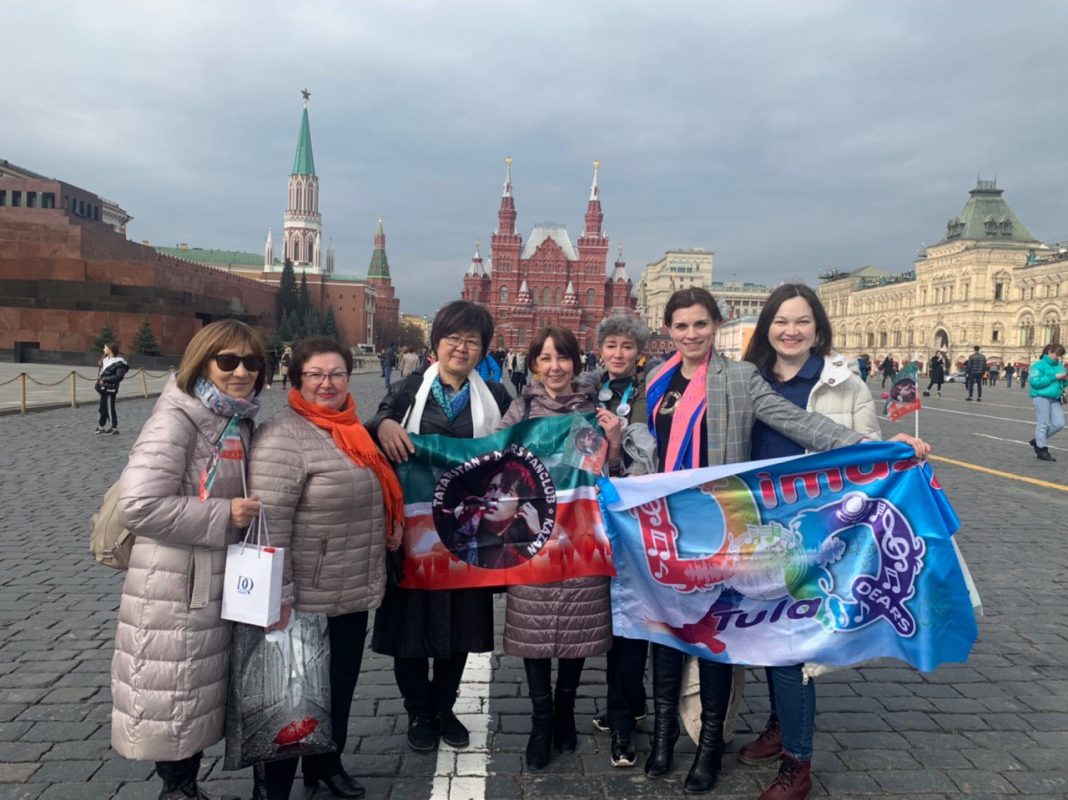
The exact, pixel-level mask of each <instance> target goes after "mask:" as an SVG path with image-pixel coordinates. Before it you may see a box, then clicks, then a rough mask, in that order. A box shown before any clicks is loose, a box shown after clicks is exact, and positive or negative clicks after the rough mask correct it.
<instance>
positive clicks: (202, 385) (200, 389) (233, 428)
mask: <svg viewBox="0 0 1068 800" xmlns="http://www.w3.org/2000/svg"><path fill="white" fill-rule="evenodd" d="M193 391H194V392H195V393H196V396H197V399H199V400H200V402H201V403H203V404H204V406H205V407H206V408H208V409H209V410H210V411H212V412H213V413H215V414H218V415H219V416H220V417H229V418H230V419H229V420H228V421H227V423H226V427H225V428H223V432H222V436H220V437H219V440H218V441H217V442H216V443H215V446H214V447H213V448H212V451H211V455H210V456H209V457H208V461H207V463H206V464H205V465H204V469H202V470H201V471H200V501H201V502H204V501H205V500H207V499H208V498H209V497H210V496H211V487H212V486H214V485H215V479H216V478H217V477H219V466H220V463H221V461H223V460H227V461H241V462H242V464H241V470H242V472H244V469H245V465H244V463H243V462H244V460H245V444H244V442H243V441H242V440H241V425H240V420H243V419H252V418H253V417H255V416H256V414H258V413H259V410H260V400H259V398H258V397H256V396H255V395H254V394H250V395H249V396H248V397H244V398H242V397H230V396H229V395H226V394H223V393H222V392H221V391H220V390H219V387H218V386H216V385H215V384H214V383H212V382H211V381H209V380H208V379H207V378H205V377H203V376H202V377H200V378H197V382H196V384H195V385H194V387H193Z"/></svg>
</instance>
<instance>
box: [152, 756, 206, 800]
mask: <svg viewBox="0 0 1068 800" xmlns="http://www.w3.org/2000/svg"><path fill="white" fill-rule="evenodd" d="M203 755H204V754H203V753H197V754H196V755H195V756H189V758H183V759H182V760H180V761H157V762H156V774H157V775H159V777H160V780H162V781H163V791H165V792H173V791H176V790H178V789H181V788H182V787H183V786H188V785H189V784H190V783H192V782H193V781H195V780H196V779H197V773H198V772H199V771H200V759H201V757H202V756H203Z"/></svg>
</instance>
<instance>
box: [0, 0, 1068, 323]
mask: <svg viewBox="0 0 1068 800" xmlns="http://www.w3.org/2000/svg"><path fill="white" fill-rule="evenodd" d="M1066 23H1068V4H1065V3H1062V2H1039V1H1032V2H1027V3H1005V2H986V1H985V0H972V1H971V2H937V3H932V2H929V0H917V1H916V2H906V1H905V0H894V2H886V3H871V2H833V1H830V0H828V1H826V2H823V1H819V2H818V1H816V0H783V1H782V2H754V1H753V0H747V1H746V2H731V3H728V2H708V1H707V0H706V1H704V2H692V3H690V2H673V3H668V2H661V3H655V2H649V1H648V0H645V1H644V2H623V1H621V0H605V1H604V2H592V1H591V2H573V1H572V2H553V1H551V0H535V1H534V2H502V0H495V1H494V2H455V1H454V0H448V1H446V0H430V1H428V2H403V1H402V0H392V1H391V2H365V1H364V0H361V1H360V2H336V3H327V2H322V3H316V2H301V3H295V2H291V1H290V2H277V3H276V2H263V1H262V0H260V1H257V2H226V3H220V2H214V1H212V2H193V1H192V0H182V2H153V3H148V2H142V3H133V2H129V3H118V2H107V1H106V0H103V1H98V2H92V3H42V2H40V1H39V0H7V1H6V2H5V3H4V11H3V17H2V26H3V30H4V32H5V35H4V36H3V45H2V48H0V52H2V56H0V58H2V63H3V67H2V69H0V97H2V98H3V99H2V106H0V109H2V111H0V158H6V159H8V160H10V161H12V162H14V163H16V164H19V165H21V166H24V167H27V168H29V169H32V170H35V171H37V172H42V173H45V174H48V175H54V176H56V177H58V178H61V179H63V180H67V181H69V182H71V183H74V184H77V185H79V186H82V187H84V188H86V189H88V190H90V191H93V192H96V193H98V194H100V195H102V196H104V197H107V198H109V199H113V200H115V201H117V202H119V203H120V204H121V205H122V206H123V207H124V208H126V210H127V211H128V212H129V213H130V214H132V215H133V216H134V221H133V222H132V223H131V224H130V226H129V230H128V235H129V237H130V238H131V239H134V240H142V239H147V240H149V241H150V242H152V243H153V244H159V245H168V246H173V245H174V244H176V243H177V242H188V243H189V244H190V245H194V246H200V247H213V248H220V249H234V250H247V251H253V252H261V251H262V249H263V241H264V237H265V235H266V233H267V230H268V228H271V229H273V231H274V237H275V241H276V242H277V241H278V240H279V238H280V234H281V228H282V213H283V211H284V209H285V204H286V181H287V176H288V174H289V170H290V169H291V167H292V163H293V154H294V149H295V145H296V136H297V130H298V124H299V119H300V109H301V98H300V90H301V89H302V88H304V87H307V88H308V89H309V90H311V92H312V102H311V109H310V114H311V130H312V140H313V145H314V152H315V166H316V170H317V172H318V174H319V180H320V192H321V194H320V211H321V212H322V215H323V225H324V232H325V236H326V237H327V238H331V239H333V242H334V247H335V249H336V251H337V264H338V271H339V272H344V273H351V274H356V275H364V274H366V271H367V264H368V261H369V259H370V255H371V250H372V240H373V234H374V228H375V224H376V222H377V219H378V216H379V215H380V214H381V215H382V216H383V217H384V218H385V225H386V233H387V237H388V253H389V261H390V267H391V270H392V274H393V280H394V284H395V285H396V286H397V290H398V294H399V296H400V298H401V304H402V305H401V309H402V311H410V312H419V313H426V312H433V311H434V310H435V309H436V308H437V307H439V306H440V305H441V304H442V303H443V302H445V301H447V300H450V299H452V298H454V297H456V296H458V294H459V292H460V288H461V276H462V275H463V272H464V270H465V269H466V267H467V265H468V263H469V260H470V257H471V253H472V250H473V243H474V241H475V240H476V239H481V240H482V241H483V243H484V247H483V255H484V256H488V255H489V247H488V245H489V238H490V235H491V234H492V232H493V229H494V228H495V226H496V222H497V218H496V212H497V207H498V204H499V198H500V194H501V182H502V179H503V177H504V158H505V156H508V155H510V156H512V157H513V159H514V165H513V183H514V195H515V202H516V208H517V210H518V213H519V220H518V227H519V230H520V232H521V233H522V234H523V236H524V239H525V238H526V237H527V236H528V235H529V233H530V230H531V228H532V227H533V226H534V224H535V223H536V222H540V221H544V220H554V221H557V222H561V223H564V224H565V225H567V228H568V231H569V233H570V234H571V237H572V240H573V241H574V240H576V239H577V238H578V236H579V234H580V233H581V229H582V217H583V212H584V210H585V205H586V200H587V197H588V193H589V184H590V177H591V174H592V162H593V160H594V159H600V161H601V180H600V184H601V199H602V204H603V209H604V215H605V221H604V227H605V230H606V232H607V234H608V236H609V237H610V239H611V247H612V251H611V252H612V254H613V255H614V253H615V248H616V246H617V245H618V244H619V243H622V244H623V245H624V247H625V258H626V261H627V265H628V271H629V273H630V275H631V277H632V278H634V279H635V281H637V279H638V277H639V275H640V272H641V270H642V269H643V268H644V266H645V265H646V264H647V263H649V262H651V261H654V260H655V259H656V258H658V257H659V256H660V255H661V254H662V253H663V252H664V251H665V250H667V249H671V248H691V247H705V248H708V249H711V250H714V251H715V253H716V260H715V276H714V277H715V279H717V280H731V279H732V278H733V277H735V276H736V277H737V278H739V279H745V280H751V281H760V282H766V283H771V284H774V283H777V282H779V281H782V280H785V279H797V278H799V279H802V280H807V281H809V282H812V283H815V281H816V275H817V273H818V272H819V271H820V270H823V269H827V268H830V267H839V268H843V269H852V268H855V267H857V266H861V265H864V264H874V265H876V266H879V267H882V268H884V269H887V270H891V271H900V270H904V269H908V268H910V267H911V264H912V259H913V256H914V255H915V253H916V251H917V250H918V249H919V248H920V247H921V246H922V245H924V244H934V243H935V242H937V241H938V240H939V239H941V237H942V235H943V234H944V232H945V223H946V220H947V219H948V218H949V217H951V216H954V215H956V214H957V213H958V212H959V211H960V209H961V207H962V206H963V204H964V202H965V201H966V200H967V197H968V194H967V193H968V190H969V189H971V188H973V187H974V185H975V179H976V176H977V175H982V177H984V178H990V177H994V176H995V174H996V176H997V179H998V184H999V186H1001V187H1003V188H1005V190H1006V192H1005V197H1006V199H1007V200H1008V202H1009V203H1010V205H1011V206H1012V207H1013V208H1014V210H1015V211H1016V213H1017V214H1018V215H1019V217H1020V218H1021V220H1022V221H1023V222H1024V224H1025V225H1027V226H1028V227H1029V229H1030V230H1031V232H1032V233H1033V234H1034V235H1035V236H1036V237H1037V238H1039V239H1041V240H1043V241H1052V240H1055V239H1068V191H1066V189H1065V186H1066V183H1065V180H1064V178H1065V175H1066V174H1068V169H1066V167H1068V144H1066V141H1068V140H1066V131H1068V102H1066V101H1065V97H1064V85H1065V75H1066V74H1068V56H1066V55H1065V46H1064V42H1065V33H1066V32H1068V25H1066ZM612 260H613V259H612V258H611V257H610V258H609V261H612Z"/></svg>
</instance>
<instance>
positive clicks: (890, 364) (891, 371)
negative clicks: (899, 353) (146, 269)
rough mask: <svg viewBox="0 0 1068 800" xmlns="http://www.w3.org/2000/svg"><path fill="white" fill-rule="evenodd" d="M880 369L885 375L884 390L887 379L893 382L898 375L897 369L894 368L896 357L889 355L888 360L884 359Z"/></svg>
mask: <svg viewBox="0 0 1068 800" xmlns="http://www.w3.org/2000/svg"><path fill="white" fill-rule="evenodd" d="M879 369H880V371H881V372H882V373H883V384H882V388H884V389H885V388H886V381H887V379H890V380H893V378H894V376H895V375H896V374H897V368H896V367H895V366H894V357H893V356H892V355H887V356H886V358H884V359H883V363H882V364H880V365H879Z"/></svg>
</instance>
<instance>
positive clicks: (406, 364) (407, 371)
mask: <svg viewBox="0 0 1068 800" xmlns="http://www.w3.org/2000/svg"><path fill="white" fill-rule="evenodd" d="M403 352H404V354H403V355H402V356H401V358H400V376H401V378H407V377H408V376H409V375H411V374H412V373H414V372H418V371H419V354H418V353H416V352H415V348H414V347H405V348H404V351H403Z"/></svg>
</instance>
